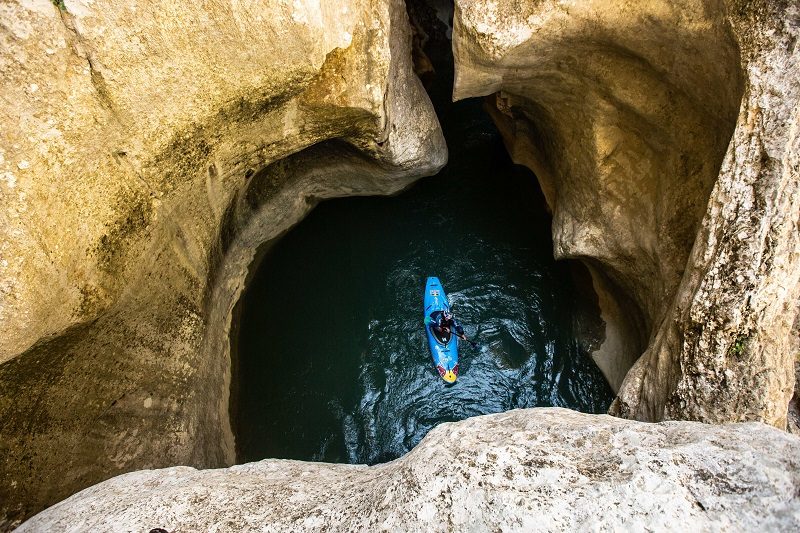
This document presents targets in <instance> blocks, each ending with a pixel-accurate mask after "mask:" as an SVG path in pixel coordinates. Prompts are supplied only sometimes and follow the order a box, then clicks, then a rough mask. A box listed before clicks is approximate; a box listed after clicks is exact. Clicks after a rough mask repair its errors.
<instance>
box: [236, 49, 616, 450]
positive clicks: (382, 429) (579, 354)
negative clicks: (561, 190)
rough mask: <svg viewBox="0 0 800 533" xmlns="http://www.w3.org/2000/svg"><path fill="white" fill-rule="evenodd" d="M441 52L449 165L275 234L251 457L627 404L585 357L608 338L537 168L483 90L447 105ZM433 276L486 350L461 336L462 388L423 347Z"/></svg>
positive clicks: (242, 398)
mask: <svg viewBox="0 0 800 533" xmlns="http://www.w3.org/2000/svg"><path fill="white" fill-rule="evenodd" d="M445 59H447V58H445ZM449 61H452V58H451V57H450V58H449ZM434 62H435V63H436V66H437V78H436V80H437V81H436V84H435V85H434V86H433V87H432V89H431V93H432V99H433V100H434V105H435V106H436V107H437V112H438V114H439V118H440V121H441V122H442V127H443V129H444V131H445V134H446V136H447V141H448V147H449V150H450V161H449V163H448V165H447V166H446V167H445V168H444V169H443V170H442V171H441V172H440V173H439V174H437V175H436V176H433V177H430V178H426V179H424V180H422V181H421V182H419V183H417V184H416V185H415V186H413V187H412V188H411V189H410V190H408V191H406V192H404V193H403V194H401V195H399V196H396V197H392V198H348V199H341V200H333V201H328V202H325V203H323V204H321V205H320V206H318V207H317V208H316V209H315V210H314V211H313V212H312V213H311V214H310V215H309V216H308V217H307V218H306V219H305V220H304V221H303V222H302V223H300V224H299V225H298V226H297V227H296V228H294V229H293V230H292V231H290V232H289V234H287V235H286V236H285V237H284V238H282V239H281V240H279V241H278V242H277V243H268V244H267V245H266V246H268V247H269V249H268V250H267V251H266V252H265V254H264V257H263V259H262V261H261V262H260V264H259V266H258V268H257V270H256V271H255V272H254V274H253V276H252V280H251V281H250V284H249V286H248V288H247V290H246V292H245V294H244V295H243V296H242V300H241V301H240V304H239V305H240V313H241V315H240V316H241V322H240V328H239V336H238V339H234V345H238V350H237V351H238V356H235V361H234V387H233V391H232V407H233V411H232V418H233V425H234V431H235V434H236V444H237V455H238V462H240V463H243V462H250V461H255V460H259V459H263V458H267V457H277V458H290V459H303V460H316V461H328V462H347V463H378V462H384V461H388V460H391V459H394V458H397V457H399V456H401V455H403V454H405V453H406V452H408V451H409V450H410V449H411V448H413V447H414V446H415V445H416V444H417V443H418V442H419V441H420V440H421V439H422V437H423V436H424V435H425V434H426V433H427V432H428V431H429V430H430V429H432V428H433V427H434V426H436V425H437V424H440V423H442V422H449V421H455V420H461V419H464V418H467V417H470V416H475V415H480V414H486V413H495V412H500V411H506V410H509V409H514V408H523V407H534V406H563V407H569V408H572V409H576V410H579V411H584V412H590V413H602V412H605V411H606V410H607V409H608V406H609V404H610V402H611V400H612V399H613V393H612V391H611V389H610V387H609V386H608V384H607V382H606V381H605V379H604V378H603V376H602V374H601V372H600V370H599V369H598V368H597V367H596V366H595V364H594V363H593V362H592V361H591V359H590V357H589V355H588V344H589V343H590V342H591V341H589V340H588V339H586V338H585V337H586V333H587V331H589V330H591V331H594V332H596V331H602V329H601V326H602V323H601V322H599V318H598V317H597V316H596V313H597V310H596V309H593V308H592V307H593V305H592V303H591V299H592V297H593V295H591V294H587V292H590V291H591V285H588V286H585V287H584V286H583V285H581V286H580V287H578V286H576V283H575V272H573V271H572V270H571V269H572V268H574V265H570V264H569V263H567V262H559V263H556V262H555V261H554V260H553V258H552V241H551V237H550V219H549V217H548V216H547V215H546V213H545V207H544V200H543V198H542V196H541V192H540V191H539V188H538V185H537V183H536V179H535V176H534V175H533V174H532V173H530V171H528V170H527V169H525V168H523V167H519V166H516V165H514V164H513V163H512V162H511V160H510V158H509V156H508V154H507V152H506V150H505V148H504V146H503V144H502V140H501V138H500V135H499V134H498V132H497V131H496V129H495V127H494V125H493V124H492V122H491V120H490V119H489V117H488V116H487V115H486V113H485V112H484V111H483V110H482V108H481V101H480V100H476V99H473V100H469V101H465V102H459V103H456V104H452V103H450V101H449V92H450V89H451V86H450V85H449V81H450V80H452V66H451V65H450V66H448V65H447V64H446V63H445V64H444V66H442V63H441V62H439V61H436V58H434ZM448 67H449V68H448ZM442 81H444V82H445V83H441V82H442ZM437 84H438V85H437ZM426 276H439V277H440V279H441V280H442V282H443V284H444V286H445V289H446V290H447V291H448V293H449V295H450V298H451V301H452V302H453V304H454V308H455V311H456V313H457V315H458V316H459V318H460V320H461V321H462V322H463V324H464V325H465V326H466V330H467V333H468V334H469V335H471V336H474V337H475V338H476V339H477V340H478V342H480V344H481V347H480V348H479V349H473V348H470V347H469V346H467V345H466V344H464V343H462V345H461V347H460V350H459V352H460V364H461V373H460V377H459V380H458V382H457V383H456V384H455V385H453V386H447V385H445V384H444V383H443V382H442V380H441V379H439V376H438V375H437V373H436V371H435V370H434V367H433V364H432V360H431V356H430V353H429V351H428V348H427V345H426V342H425V335H424V331H423V328H422V316H421V313H422V292H423V288H424V286H423V285H424V280H425V277H426ZM579 338H583V340H582V341H579V340H578V339H579ZM596 340H597V339H596V338H595V341H596ZM595 347H596V346H595Z"/></svg>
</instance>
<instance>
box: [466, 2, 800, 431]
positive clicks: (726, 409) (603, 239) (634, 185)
mask: <svg viewBox="0 0 800 533" xmlns="http://www.w3.org/2000/svg"><path fill="white" fill-rule="evenodd" d="M797 9H798V8H797V5H796V4H793V3H790V2H783V1H761V2H736V1H728V2H723V1H718V0H685V1H657V2H646V3H642V2H628V1H607V0H593V1H588V2H579V3H566V2H557V1H549V0H548V1H538V2H528V3H522V4H520V3H518V2H510V1H509V2H505V1H502V0H501V1H494V0H492V1H489V0H474V1H470V0H461V1H458V2H456V16H455V27H454V40H453V43H454V44H453V46H454V52H455V58H456V85H455V89H454V97H455V98H463V97H467V96H480V95H493V96H492V98H491V102H490V107H491V112H492V113H493V116H494V118H495V122H496V123H497V124H498V126H499V127H500V129H501V131H502V132H503V134H504V137H505V139H506V143H507V146H508V147H509V151H510V152H511V154H512V156H513V157H514V159H515V160H516V161H517V162H519V163H521V164H525V165H527V166H529V167H530V168H531V169H532V170H534V172H536V174H537V177H538V179H539V181H540V183H541V186H542V189H543V191H544V193H545V196H546V197H547V201H548V203H549V205H550V207H551V209H552V211H553V217H554V218H553V236H554V245H555V254H556V256H557V257H571V258H578V259H581V260H583V261H584V262H585V263H586V264H587V266H588V267H589V269H590V271H591V272H592V274H593V278H594V284H595V289H596V290H597V292H598V293H599V295H600V303H601V307H602V308H603V310H602V313H603V318H604V319H605V321H606V324H607V327H606V343H605V344H604V345H603V346H601V348H600V350H598V352H596V354H595V356H596V360H597V362H598V365H599V366H600V367H601V369H603V370H604V372H605V374H606V376H607V377H608V379H609V381H610V383H611V384H612V386H614V387H615V388H617V389H618V391H619V396H618V401H617V402H616V404H615V406H614V407H613V408H612V410H613V412H614V413H616V414H620V415H623V416H627V417H632V418H637V419H644V420H662V419H664V418H689V419H696V420H705V421H713V422H725V421H736V420H762V421H765V422H768V423H770V424H774V425H777V426H779V427H783V426H784V425H785V422H786V408H787V404H788V401H789V398H790V397H791V394H792V388H793V374H792V372H793V369H792V366H793V359H795V358H796V357H797V354H796V353H795V350H793V349H792V346H793V344H792V341H791V338H792V333H791V326H792V324H793V322H794V319H795V316H796V314H797V301H798V298H800V283H799V282H798V277H799V276H800V262H799V261H800V232H798V231H797V227H798V226H797V224H798V216H800V195H798V183H800V171H799V170H798V164H797V158H798V155H797V154H798V149H797V147H798V140H797V134H796V132H797V131H798V101H799V98H800V89H798V79H800V65H799V64H798V57H799V54H798V53H797V49H796V42H797V37H798V33H799V32H800V24H798V13H797ZM737 115H738V119H737ZM642 353H644V355H641V354H642ZM640 355H641V357H640ZM634 362H635V365H634ZM629 369H630V371H629Z"/></svg>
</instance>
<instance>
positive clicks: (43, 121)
mask: <svg viewBox="0 0 800 533" xmlns="http://www.w3.org/2000/svg"><path fill="white" fill-rule="evenodd" d="M323 4H324V5H321V4H319V3H318V2H305V1H302V0H300V1H279V2H273V1H270V2H267V1H260V0H250V1H248V2H228V1H214V2H210V3H209V2H204V3H196V2H176V1H169V0H132V1H128V2H116V3H115V2H114V1H109V2H103V3H93V2H84V1H81V0H65V1H64V2H63V5H62V6H61V7H60V8H59V7H57V6H56V5H54V4H53V3H51V2H50V1H49V0H16V1H11V2H7V3H5V4H4V5H3V7H2V8H0V13H2V15H0V16H2V21H3V23H2V24H0V40H2V53H1V54H0V71H2V81H1V82H0V84H1V86H0V100H1V101H2V105H1V106H0V123H2V125H3V128H2V136H0V177H1V178H2V179H0V195H2V196H1V197H2V204H3V209H2V210H0V226H1V227H2V231H0V253H1V254H2V256H1V257H0V287H1V288H2V289H1V290H0V298H1V299H0V323H2V324H3V334H2V335H0V361H5V363H4V364H2V366H0V457H2V458H3V459H2V463H0V524H5V525H6V526H7V525H9V524H11V523H13V522H14V521H15V520H18V519H20V518H23V517H25V516H29V515H30V514H31V513H33V512H36V511H38V510H40V509H42V508H44V507H45V506H47V505H50V504H52V503H54V502H56V501H58V500H60V499H62V498H64V497H66V496H67V495H69V494H72V493H74V492H75V491H76V490H79V489H81V488H83V487H85V486H88V485H90V484H92V483H96V482H97V481H100V480H102V479H106V478H108V477H111V476H113V475H116V474H119V473H121V472H126V471H131V470H136V469H141V468H155V467H160V466H168V465H175V464H187V465H193V466H197V467H219V466H225V465H229V464H232V462H233V461H234V457H233V453H234V452H233V437H232V435H231V431H230V427H229V420H228V394H229V386H228V385H229V379H230V361H229V346H228V342H229V337H228V332H229V330H230V322H231V309H232V308H233V305H234V303H235V301H236V299H237V298H238V294H239V292H240V291H241V289H242V286H243V283H244V279H245V277H246V275H247V269H248V265H249V264H250V263H251V261H252V259H253V253H254V249H255V246H256V245H258V244H260V243H262V242H264V241H267V240H269V239H271V238H274V237H276V236H278V235H280V234H281V233H282V232H285V231H286V230H287V229H288V228H289V227H291V226H292V225H293V224H295V223H296V222H297V221H299V220H300V219H301V218H302V217H303V216H304V215H305V214H306V213H307V212H308V211H309V210H310V209H311V208H312V207H313V205H314V204H315V203H316V202H318V201H320V200H321V199H324V198H330V197H334V196H341V195H355V194H386V193H393V192H396V191H398V190H400V189H402V188H403V187H405V186H407V185H408V184H410V183H411V182H412V181H413V180H414V179H415V178H417V177H419V176H421V175H426V174H431V173H434V172H435V171H436V170H438V168H440V167H441V166H442V165H443V164H444V162H445V160H446V157H447V153H446V147H445V145H444V139H443V137H442V134H441V131H440V128H439V125H438V122H437V120H436V117H435V114H434V112H433V109H432V107H431V105H430V102H429V100H428V98H427V96H426V94H425V92H424V90H423V89H422V88H421V86H420V84H419V81H418V80H417V79H416V77H415V76H414V75H413V73H412V70H411V65H410V40H411V36H410V30H409V28H408V22H407V16H406V13H405V10H404V6H403V4H402V2H401V1H400V0H386V1H383V0H374V1H373V0H352V1H346V2H336V3H323Z"/></svg>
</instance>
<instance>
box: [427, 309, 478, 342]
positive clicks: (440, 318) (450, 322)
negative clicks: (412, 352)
mask: <svg viewBox="0 0 800 533" xmlns="http://www.w3.org/2000/svg"><path fill="white" fill-rule="evenodd" d="M431 323H432V328H433V331H434V333H436V334H437V335H438V336H439V337H443V336H444V335H445V334H447V333H450V332H451V331H455V333H456V336H457V337H458V338H460V339H462V340H465V341H466V340H469V339H467V336H466V335H465V334H464V328H462V327H461V324H459V323H458V321H457V320H456V317H455V315H453V313H451V312H450V311H434V312H433V313H431Z"/></svg>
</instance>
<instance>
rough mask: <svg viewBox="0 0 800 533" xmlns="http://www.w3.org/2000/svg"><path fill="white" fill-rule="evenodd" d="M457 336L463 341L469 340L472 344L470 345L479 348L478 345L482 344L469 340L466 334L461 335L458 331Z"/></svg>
mask: <svg viewBox="0 0 800 533" xmlns="http://www.w3.org/2000/svg"><path fill="white" fill-rule="evenodd" d="M456 337H458V338H459V339H461V340H462V341H467V342H468V343H469V344H470V346H472V347H473V348H475V349H478V347H480V344H478V343H477V342H475V341H471V340H469V339H468V338H467V336H466V335H459V334H458V333H456Z"/></svg>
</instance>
